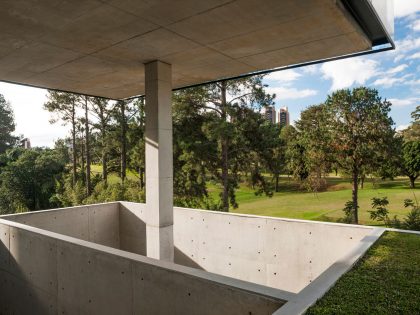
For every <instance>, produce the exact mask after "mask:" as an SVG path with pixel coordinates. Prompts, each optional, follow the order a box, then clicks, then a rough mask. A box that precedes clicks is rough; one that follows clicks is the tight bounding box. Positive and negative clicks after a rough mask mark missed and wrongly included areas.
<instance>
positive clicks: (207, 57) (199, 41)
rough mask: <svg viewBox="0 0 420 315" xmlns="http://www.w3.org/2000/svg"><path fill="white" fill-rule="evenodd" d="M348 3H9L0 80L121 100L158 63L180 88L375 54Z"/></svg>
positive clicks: (1, 36)
mask: <svg viewBox="0 0 420 315" xmlns="http://www.w3.org/2000/svg"><path fill="white" fill-rule="evenodd" d="M341 1H342V0H341ZM341 1H339V0H312V1H307V0H282V1H279V0H265V1H260V0H207V1H196V0H179V1H173V0H101V1H100V0H72V1H70V0H59V1H57V0H44V1H35V0H33V1H29V0H4V1H2V2H0V80H3V81H9V82H15V83H20V84H28V85H34V86H39V87H45V88H52V89H58V90H65V91H71V92H76V93H83V94H89V95H97V96H103V97H108V98H113V99H121V98H127V97H131V96H135V95H139V94H143V93H144V66H143V64H144V63H147V62H149V61H152V60H157V59H159V60H161V61H163V62H167V63H170V64H172V65H173V86H174V88H180V87H184V86H188V85H194V84H199V83H203V82H207V81H213V80H218V79H223V78H229V77H234V76H238V75H242V74H246V73H250V72H255V71H259V70H266V69H271V68H276V67H282V66H287V65H291V64H298V63H303V62H310V61H314V60H319V59H325V58H330V57H337V56H342V55H347V54H351V53H357V52H361V51H369V50H371V49H372V42H371V40H370V39H369V36H368V35H366V34H365V32H364V31H362V29H361V27H360V26H359V23H356V21H355V19H354V17H353V16H352V15H351V14H350V12H349V11H347V9H345V6H344V5H342V3H341ZM346 1H347V2H348V1H350V0H346ZM361 1H362V0H361Z"/></svg>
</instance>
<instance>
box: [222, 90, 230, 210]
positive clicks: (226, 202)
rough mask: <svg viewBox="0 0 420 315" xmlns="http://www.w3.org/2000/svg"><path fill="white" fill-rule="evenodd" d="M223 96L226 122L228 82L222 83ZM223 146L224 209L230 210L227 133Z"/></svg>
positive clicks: (223, 113) (223, 117)
mask: <svg viewBox="0 0 420 315" xmlns="http://www.w3.org/2000/svg"><path fill="white" fill-rule="evenodd" d="M221 85H222V88H221V96H222V100H221V101H222V104H221V105H222V106H221V111H222V116H221V118H222V123H226V120H227V113H226V106H227V104H226V82H222V83H221ZM220 141H221V147H222V184H223V192H222V210H223V211H225V212H229V159H228V139H227V137H226V135H225V134H222V136H221V139H220Z"/></svg>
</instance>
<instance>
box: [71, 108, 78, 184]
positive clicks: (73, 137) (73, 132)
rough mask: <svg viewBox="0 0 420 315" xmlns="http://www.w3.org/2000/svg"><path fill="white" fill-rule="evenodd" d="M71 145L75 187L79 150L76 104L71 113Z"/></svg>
mask: <svg viewBox="0 0 420 315" xmlns="http://www.w3.org/2000/svg"><path fill="white" fill-rule="evenodd" d="M71 128H72V129H71V142H72V143H71V145H72V147H73V161H72V162H73V182H72V183H73V187H74V186H75V185H76V178H77V151H76V111H75V108H74V104H73V105H72V115H71Z"/></svg>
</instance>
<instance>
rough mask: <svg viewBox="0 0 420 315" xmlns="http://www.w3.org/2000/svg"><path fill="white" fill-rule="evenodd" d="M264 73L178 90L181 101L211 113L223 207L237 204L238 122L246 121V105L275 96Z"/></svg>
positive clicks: (210, 128) (209, 126)
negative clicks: (267, 86) (242, 118)
mask: <svg viewBox="0 0 420 315" xmlns="http://www.w3.org/2000/svg"><path fill="white" fill-rule="evenodd" d="M264 87H265V86H264V85H263V84H262V76H253V77H250V78H244V79H238V80H229V81H221V82H217V83H211V84H208V85H205V86H200V87H196V88H191V89H186V90H183V91H180V92H178V94H177V97H178V98H179V101H182V102H185V103H186V104H190V106H194V107H195V108H196V109H197V111H199V112H201V113H202V114H203V115H207V116H208V117H209V120H208V121H207V122H206V124H205V125H204V126H203V128H204V130H205V132H206V134H207V136H208V139H209V141H210V142H212V141H216V142H217V155H216V156H213V157H212V158H213V160H212V162H211V163H210V164H209V169H210V171H211V172H212V174H213V176H214V177H215V178H216V179H217V181H219V182H220V184H221V186H222V192H221V200H222V204H221V210H223V211H229V204H231V205H232V206H233V207H236V206H237V204H236V201H235V189H236V188H237V186H238V180H239V169H240V165H239V164H238V163H237V162H238V161H239V158H240V154H241V152H243V151H244V150H245V148H243V147H242V148H241V147H240V146H241V143H238V141H237V140H240V141H241V138H240V137H241V134H240V132H239V131H238V130H237V128H236V127H237V126H238V125H239V124H240V123H242V121H241V120H240V119H241V115H243V114H244V111H242V109H243V108H245V107H248V108H258V107H262V106H266V105H271V104H272V103H273V96H272V95H269V94H267V93H265V91H264Z"/></svg>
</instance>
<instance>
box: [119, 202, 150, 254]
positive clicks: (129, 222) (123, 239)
mask: <svg viewBox="0 0 420 315" xmlns="http://www.w3.org/2000/svg"><path fill="white" fill-rule="evenodd" d="M145 216H146V206H145V204H143V203H134V202H120V207H119V220H120V221H119V222H120V223H119V225H120V230H119V232H120V249H122V250H126V251H129V252H132V253H136V254H139V255H143V256H146V223H145V222H146V217H145Z"/></svg>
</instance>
